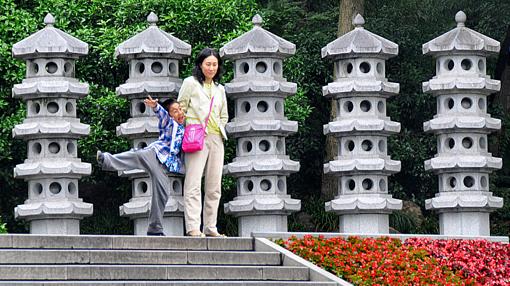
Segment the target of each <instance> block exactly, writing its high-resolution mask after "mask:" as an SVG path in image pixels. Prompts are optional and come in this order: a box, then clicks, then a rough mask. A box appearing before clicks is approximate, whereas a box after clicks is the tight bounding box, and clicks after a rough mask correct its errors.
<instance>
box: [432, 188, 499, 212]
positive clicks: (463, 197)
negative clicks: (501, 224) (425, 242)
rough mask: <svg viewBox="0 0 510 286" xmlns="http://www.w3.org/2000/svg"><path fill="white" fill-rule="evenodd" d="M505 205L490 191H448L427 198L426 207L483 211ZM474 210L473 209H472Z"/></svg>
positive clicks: (444, 210)
mask: <svg viewBox="0 0 510 286" xmlns="http://www.w3.org/2000/svg"><path fill="white" fill-rule="evenodd" d="M502 207H503V199H502V198H499V197H494V196H492V193H490V192H466V191H463V192H448V193H437V194H436V197H434V198H431V199H427V200H425V208H426V209H428V210H430V209H433V210H439V211H441V210H443V212H448V211H450V212H451V211H455V212H458V211H461V210H462V209H464V210H466V211H469V210H470V209H478V210H480V211H482V212H488V211H491V209H497V208H502ZM471 211H473V210H471Z"/></svg>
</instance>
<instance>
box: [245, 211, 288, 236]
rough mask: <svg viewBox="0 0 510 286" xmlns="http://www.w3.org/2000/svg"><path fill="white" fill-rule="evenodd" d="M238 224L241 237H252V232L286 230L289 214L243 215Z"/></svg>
mask: <svg viewBox="0 0 510 286" xmlns="http://www.w3.org/2000/svg"><path fill="white" fill-rule="evenodd" d="M238 226H239V236H240V237H251V233H252V232H286V231H287V215H277V214H275V215H252V216H241V217H238Z"/></svg>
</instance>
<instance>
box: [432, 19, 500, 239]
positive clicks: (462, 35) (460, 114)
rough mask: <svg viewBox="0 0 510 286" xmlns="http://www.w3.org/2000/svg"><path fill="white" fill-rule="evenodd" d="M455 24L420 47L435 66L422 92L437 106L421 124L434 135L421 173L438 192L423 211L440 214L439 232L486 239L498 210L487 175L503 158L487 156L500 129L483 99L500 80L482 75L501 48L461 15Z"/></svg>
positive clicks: (494, 90)
mask: <svg viewBox="0 0 510 286" xmlns="http://www.w3.org/2000/svg"><path fill="white" fill-rule="evenodd" d="M455 21H456V22H457V27H456V28H454V29H452V30H451V31H449V32H447V33H445V34H443V35H441V36H439V37H437V38H435V39H433V40H431V41H429V42H427V43H425V44H424V45H423V53H424V54H431V55H432V56H434V58H435V60H436V65H437V66H436V76H434V77H433V78H432V79H431V80H430V81H428V82H424V83H423V91H424V92H429V93H432V94H433V95H434V96H435V97H436V100H437V105H438V107H437V115H436V116H434V118H433V119H432V120H430V121H427V122H425V123H424V124H423V129H424V130H425V131H427V132H431V133H435V134H436V135H437V136H438V139H437V150H438V154H437V155H436V156H435V157H434V158H431V159H429V160H427V161H425V170H431V171H433V172H434V173H436V174H438V176H439V193H438V194H436V196H435V197H434V198H431V199H428V200H426V201H425V207H426V208H427V209H432V210H436V211H437V213H439V229H440V234H447V235H472V236H489V235H490V230H489V212H491V211H493V210H495V209H497V208H501V207H502V206H503V199H502V198H498V197H494V196H492V193H490V192H489V183H488V180H489V179H488V177H489V173H490V172H492V171H493V170H496V169H500V168H501V167H502V159H501V158H494V157H492V155H491V153H489V152H488V144H487V134H489V133H491V132H494V131H496V130H499V129H500V128H501V120H499V119H494V118H491V116H490V115H489V114H488V113H487V96H488V95H489V94H491V93H493V92H496V91H498V90H499V89H500V82H499V81H498V80H492V79H490V78H489V77H488V76H487V75H486V56H489V55H491V54H496V53H497V52H498V51H499V48H500V45H499V42H498V41H495V40H493V39H491V38H489V37H487V36H485V35H482V34H480V33H478V32H476V31H473V30H471V29H469V28H466V27H465V25H464V23H465V21H466V14H464V12H462V11H459V12H458V13H457V14H456V15H455ZM470 220H471V221H470Z"/></svg>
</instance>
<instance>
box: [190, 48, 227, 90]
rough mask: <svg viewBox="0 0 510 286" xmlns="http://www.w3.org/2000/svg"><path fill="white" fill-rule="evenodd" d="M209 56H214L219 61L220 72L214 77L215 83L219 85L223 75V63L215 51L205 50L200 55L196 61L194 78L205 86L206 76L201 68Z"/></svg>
mask: <svg viewBox="0 0 510 286" xmlns="http://www.w3.org/2000/svg"><path fill="white" fill-rule="evenodd" d="M209 56H214V57H216V58H217V59H218V71H217V72H216V74H215V75H214V78H213V81H214V82H215V83H218V82H219V81H220V78H221V74H222V73H223V69H222V66H223V61H222V60H221V58H220V54H218V52H217V51H216V50H215V49H211V48H205V49H203V50H202V51H200V53H199V54H198V56H197V58H196V59H195V67H193V77H195V79H196V80H198V82H200V84H204V81H205V75H204V73H203V72H202V69H201V68H200V66H201V65H202V62H203V61H204V60H205V59H206V58H207V57H209Z"/></svg>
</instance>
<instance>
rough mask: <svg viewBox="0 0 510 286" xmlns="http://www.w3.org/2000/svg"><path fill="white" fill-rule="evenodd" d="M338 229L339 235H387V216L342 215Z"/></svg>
mask: <svg viewBox="0 0 510 286" xmlns="http://www.w3.org/2000/svg"><path fill="white" fill-rule="evenodd" d="M339 229H340V233H366V234H376V233H377V234H388V233H389V214H343V215H340V217H339Z"/></svg>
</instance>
